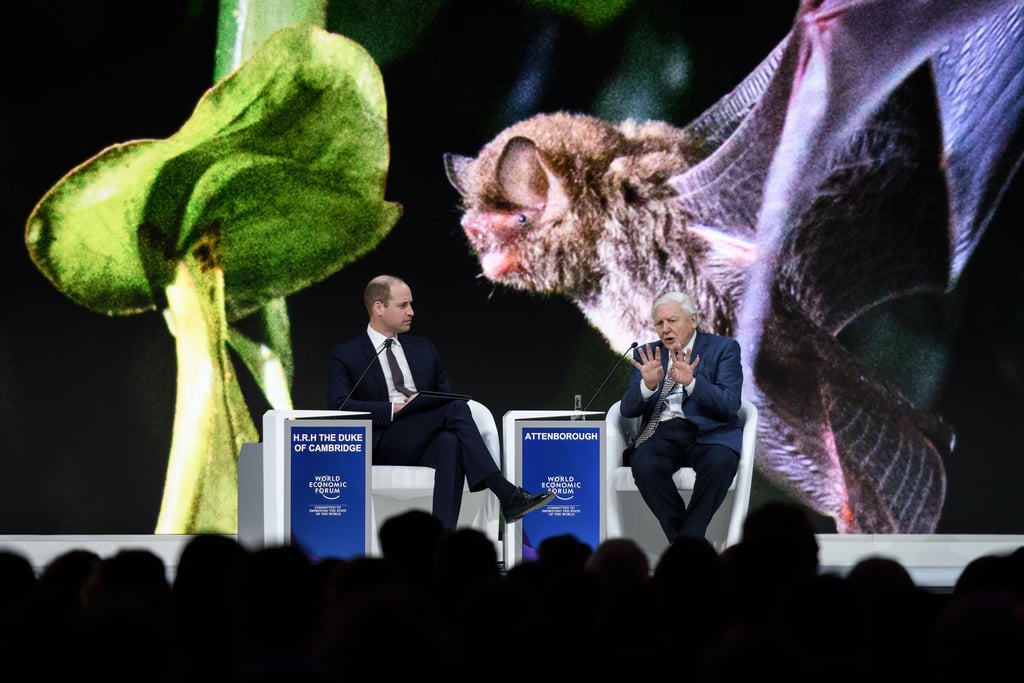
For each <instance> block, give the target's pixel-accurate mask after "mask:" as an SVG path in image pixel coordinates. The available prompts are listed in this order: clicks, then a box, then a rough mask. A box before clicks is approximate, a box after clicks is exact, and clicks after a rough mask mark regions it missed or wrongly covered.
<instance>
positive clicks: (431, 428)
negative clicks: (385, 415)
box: [373, 399, 500, 529]
mask: <svg viewBox="0 0 1024 683" xmlns="http://www.w3.org/2000/svg"><path fill="white" fill-rule="evenodd" d="M413 400H415V399H413ZM379 433H380V437H379V438H378V439H377V440H376V443H375V444H374V450H373V464H375V465H420V466H423V467H432V468H434V495H433V513H434V516H435V517H437V518H438V519H440V520H441V523H442V524H443V525H444V528H446V529H452V528H455V526H456V524H457V523H458V521H459V511H460V510H461V509H462V490H463V487H464V486H465V484H466V482H467V481H468V482H469V489H470V490H471V491H480V490H483V488H484V479H486V478H487V477H488V476H490V475H492V474H494V473H496V472H499V471H500V470H499V468H498V465H497V464H496V463H495V462H494V458H493V457H492V456H491V453H490V451H488V450H487V445H486V444H485V443H484V440H483V437H481V436H480V430H479V429H478V428H477V426H476V422H475V421H474V420H473V413H472V412H471V411H470V409H469V404H468V403H467V402H466V401H459V400H453V401H449V402H448V403H444V404H442V405H440V406H438V407H436V408H431V409H429V410H422V411H417V412H414V413H410V414H408V415H403V414H402V413H401V412H399V413H398V417H397V419H395V421H394V422H392V423H391V424H390V425H388V426H387V427H384V428H380V429H379Z"/></svg>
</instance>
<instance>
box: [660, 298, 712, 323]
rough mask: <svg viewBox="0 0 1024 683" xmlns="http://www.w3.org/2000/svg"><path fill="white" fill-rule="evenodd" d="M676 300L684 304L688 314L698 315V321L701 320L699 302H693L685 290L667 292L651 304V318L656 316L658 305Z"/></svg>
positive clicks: (681, 304)
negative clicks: (698, 308)
mask: <svg viewBox="0 0 1024 683" xmlns="http://www.w3.org/2000/svg"><path fill="white" fill-rule="evenodd" d="M671 302H675V303H677V304H679V305H680V306H682V308H683V311H684V312H685V313H686V315H696V316H697V322H700V311H698V310H697V304H695V303H694V302H693V299H692V298H690V295H689V294H686V293H685V292H665V293H664V294H662V295H661V296H659V297H658V298H657V299H655V300H654V303H653V304H651V318H654V311H655V310H657V308H658V306H661V305H662V304H667V303H671Z"/></svg>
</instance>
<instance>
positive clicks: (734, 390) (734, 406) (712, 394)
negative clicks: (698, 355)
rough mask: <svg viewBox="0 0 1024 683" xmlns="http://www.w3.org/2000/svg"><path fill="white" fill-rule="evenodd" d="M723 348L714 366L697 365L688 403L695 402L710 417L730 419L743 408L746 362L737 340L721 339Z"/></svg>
mask: <svg viewBox="0 0 1024 683" xmlns="http://www.w3.org/2000/svg"><path fill="white" fill-rule="evenodd" d="M722 339H723V341H724V344H723V345H722V351H721V353H719V354H718V355H717V357H716V362H715V363H714V365H713V367H712V368H710V372H709V371H708V370H709V369H708V368H703V370H704V372H701V370H702V368H701V366H700V365H698V366H697V384H696V386H695V387H694V389H693V394H691V395H690V396H689V397H688V398H687V400H686V403H684V404H683V410H686V404H687V403H689V402H690V401H696V402H697V403H699V404H700V410H701V412H702V413H703V414H704V415H706V416H708V417H711V418H714V419H717V420H720V421H722V422H728V421H729V420H730V419H731V418H732V416H734V415H735V414H736V412H737V411H738V410H739V409H740V395H741V392H742V390H743V365H742V363H741V362H740V345H739V342H737V341H736V340H735V339H729V338H727V337H723V338H722Z"/></svg>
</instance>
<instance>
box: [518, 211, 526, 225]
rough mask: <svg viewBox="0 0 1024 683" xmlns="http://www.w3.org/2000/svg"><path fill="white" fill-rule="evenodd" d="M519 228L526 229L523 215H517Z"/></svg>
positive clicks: (524, 215)
mask: <svg viewBox="0 0 1024 683" xmlns="http://www.w3.org/2000/svg"><path fill="white" fill-rule="evenodd" d="M519 227H521V228H525V227H526V214H525V213H521V214H519Z"/></svg>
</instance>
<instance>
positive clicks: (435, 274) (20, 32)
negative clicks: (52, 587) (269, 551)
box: [0, 0, 1024, 534]
mask: <svg viewBox="0 0 1024 683" xmlns="http://www.w3.org/2000/svg"><path fill="white" fill-rule="evenodd" d="M426 4H431V3H426ZM718 4H720V5H721V6H722V9H720V10H711V9H707V8H705V7H703V6H702V4H700V3H685V2H683V3H677V2H637V3H633V4H632V5H631V6H630V7H629V8H628V9H627V10H626V11H625V12H624V13H623V14H622V15H621V16H620V17H619V18H618V19H617V20H615V21H614V22H612V23H610V24H608V25H605V26H602V27H598V28H588V27H587V26H585V25H584V24H583V23H581V22H579V21H577V20H575V19H573V18H571V17H564V16H562V15H559V14H557V13H554V12H551V11H548V10H545V9H544V8H542V7H536V6H533V5H531V4H530V3H526V2H512V1H505V2H492V1H488V2H478V1H474V0H470V1H466V2H455V1H452V2H438V3H433V5H436V7H437V10H436V12H433V13H429V16H427V17H426V18H425V19H421V21H424V24H423V26H422V29H423V30H422V31H421V32H420V33H419V34H418V35H417V36H416V37H415V38H416V42H415V43H414V44H412V45H411V46H410V47H409V48H406V49H405V50H394V49H392V50H391V51H390V52H387V53H386V54H385V50H384V48H383V47H378V46H377V44H375V43H374V42H373V41H374V35H372V34H371V33H367V34H366V35H365V36H361V35H356V34H354V33H353V34H350V35H351V37H353V38H356V39H357V40H360V42H363V38H364V37H365V39H366V42H365V43H364V44H366V45H367V47H368V49H370V51H371V53H374V54H375V57H377V55H378V54H380V55H382V57H384V56H386V59H382V58H379V59H378V61H381V62H382V63H381V67H382V71H383V73H384V78H385V87H386V90H387V95H388V110H389V128H390V134H391V155H392V161H391V168H390V172H389V179H388V189H387V197H388V198H389V199H391V200H393V201H397V202H400V203H401V204H403V206H404V215H403V217H402V219H401V220H400V221H399V223H398V224H397V225H396V226H395V228H394V229H393V231H392V232H391V234H390V235H389V236H388V237H387V238H386V239H385V240H384V241H383V242H382V243H381V244H380V245H379V247H378V248H377V249H376V250H375V251H374V252H372V253H370V254H368V255H367V256H365V257H363V258H362V259H360V260H358V261H356V262H355V263H353V264H351V265H350V266H348V267H347V268H345V269H344V270H343V271H342V272H339V273H337V274H336V275H334V276H332V277H330V278H329V279H327V280H326V281H324V282H322V283H320V284H317V285H314V286H312V287H310V288H308V289H307V290H305V291H302V292H300V293H298V294H296V295H294V296H292V297H290V298H289V299H288V305H289V311H290V317H291V326H292V337H293V348H294V354H295V383H294V387H293V394H292V395H293V403H294V406H295V407H296V408H323V407H325V405H324V404H325V401H326V397H325V391H326V387H325V379H326V370H327V356H328V352H329V350H330V347H331V345H333V344H334V343H337V342H339V341H343V340H345V339H348V338H350V337H352V336H354V335H357V334H359V333H361V332H362V330H363V329H364V327H365V324H366V314H365V312H364V310H363V307H362V302H361V295H362V290H363V287H364V286H365V284H366V282H367V280H369V279H370V278H371V277H372V276H374V275H376V274H379V273H382V272H390V273H393V274H396V275H399V276H401V277H403V278H405V279H406V280H407V281H408V282H409V283H410V285H411V286H412V289H413V294H414V297H415V309H416V313H417V318H416V322H415V323H414V327H413V331H414V333H417V334H423V335H426V336H430V337H432V338H433V339H434V341H435V342H436V343H437V345H438V347H439V348H440V350H441V352H442V355H443V356H444V358H445V362H446V366H447V370H448V374H449V376H450V379H451V380H452V383H453V385H454V387H455V388H456V390H458V391H461V392H465V393H469V394H472V395H473V397H474V398H475V399H477V400H479V401H481V402H482V403H484V404H485V405H487V406H488V407H489V408H490V409H491V410H492V412H493V413H494V415H495V418H496V420H497V421H498V423H499V425H500V423H501V417H502V415H503V414H504V413H505V412H507V411H509V410H514V409H528V408H538V409H548V408H571V407H572V404H573V395H574V394H581V395H582V396H583V401H584V403H586V402H588V401H590V399H591V397H592V396H593V395H594V393H595V392H596V391H597V389H598V387H599V385H600V384H601V381H602V379H603V378H604V377H605V375H606V373H608V371H609V370H611V368H612V367H613V366H615V363H616V360H617V358H618V357H619V355H620V354H621V353H622V352H623V351H624V349H610V348H609V346H608V344H607V342H606V341H605V340H604V338H603V337H602V336H601V335H600V334H599V333H598V332H597V331H596V330H594V329H593V328H591V327H590V326H589V324H588V323H587V322H586V321H585V320H584V318H583V316H582V314H581V313H580V312H579V311H578V309H577V308H576V307H575V305H573V304H572V303H570V302H568V301H566V300H563V299H560V298H557V297H547V296H542V295H538V294H531V293H526V292H518V291H513V290H508V289H503V288H500V287H496V286H494V285H493V284H491V283H490V282H488V281H487V280H485V279H483V278H482V277H480V276H479V267H478V264H477V262H476V260H475V257H474V256H473V255H472V254H471V253H470V251H469V248H468V246H467V243H466V241H465V239H464V237H463V235H462V233H461V230H460V228H459V224H458V221H459V216H460V213H459V210H458V197H457V195H456V193H455V191H454V190H453V189H452V188H451V187H450V186H449V185H448V182H447V180H446V178H445V175H444V170H443V165H442V155H443V154H444V153H446V152H454V153H458V154H465V155H474V154H475V153H476V151H477V150H478V149H479V148H480V147H481V146H482V145H483V144H484V143H486V142H487V141H488V140H490V139H491V138H492V137H493V136H494V135H495V134H496V133H498V132H499V131H500V130H501V129H502V128H504V127H505V126H507V125H509V124H510V123H512V122H514V121H516V120H519V119H520V118H523V117H525V116H528V115H530V114H532V113H535V112H539V111H553V110H557V109H565V110H577V111H587V112H589V113H602V112H599V111H595V105H594V103H595V101H597V99H598V97H599V94H600V92H601V89H602V87H603V86H604V85H605V84H606V83H607V81H608V79H609V78H610V76H611V75H612V74H613V73H614V72H615V70H616V69H617V68H618V67H619V65H621V64H622V63H623V61H624V60H626V59H627V57H628V52H627V48H628V46H629V45H630V40H631V39H634V40H635V38H636V36H637V32H638V30H639V28H642V27H644V26H646V27H648V29H647V30H648V31H650V30H654V35H655V36H656V37H658V38H659V39H664V40H665V41H669V42H671V41H676V42H677V43H679V44H682V45H685V47H686V51H687V54H688V55H689V57H690V63H689V71H688V78H687V80H686V82H685V84H684V85H681V86H679V87H677V88H676V89H675V90H672V91H671V92H669V94H668V96H667V97H666V98H665V99H664V101H662V102H660V104H659V106H660V108H659V109H658V112H659V113H660V114H661V115H662V116H663V117H664V118H667V119H668V120H670V121H672V122H673V123H676V124H680V125H681V124H684V123H686V122H687V121H689V120H690V119H692V118H693V117H694V116H696V115H697V114H699V113H700V112H701V111H702V110H703V109H705V108H706V107H707V106H709V105H710V104H711V103H712V102H713V101H714V100H716V99H717V98H718V97H720V96H722V95H724V94H725V93H726V92H727V91H728V90H729V89H730V88H731V87H732V86H734V85H735V84H736V83H737V82H738V81H739V80H740V79H741V78H742V77H743V76H744V75H745V74H746V73H748V72H749V71H750V70H751V69H752V68H753V66H754V65H756V64H757V63H758V62H759V61H760V60H761V59H762V58H763V57H764V56H765V55H767V53H768V52H769V51H770V49H771V48H772V47H774V45H775V44H776V43H777V42H778V41H779V40H780V39H781V38H782V37H783V36H784V35H785V33H786V31H787V30H788V28H789V26H790V23H791V20H792V17H793V12H794V11H795V6H796V3H795V2H784V3H760V2H750V3H739V4H738V5H737V4H735V3H729V4H728V5H727V6H726V4H725V3H718ZM22 9H23V11H22V15H23V19H22V20H21V21H20V22H19V23H15V22H13V21H7V22H5V24H4V28H3V38H2V41H0V45H2V47H0V49H2V50H3V64H4V66H5V70H4V95H3V107H2V119H0V140H2V143H3V155H2V168H3V183H2V185H0V188H2V189H0V192H2V193H3V196H2V199H3V201H2V202H0V204H2V211H3V223H2V226H3V230H2V233H0V234H2V239H3V242H2V245H0V258H2V267H3V273H4V275H5V277H4V283H5V289H6V292H7V296H6V297H4V308H5V310H4V313H3V316H2V319H3V324H2V327H0V330H2V332H0V458H2V461H3V469H2V473H0V476H2V488H0V533H4V534H16V533H20V534H34V533H63V534H114V533H117V534H144V533H151V532H152V530H153V528H154V526H155V523H156V517H157V513H158V507H159V503H160V497H161V494H162V488H163V477H164V472H165V468H166V464H167V454H168V452H169V448H170V442H171V426H172V421H173V415H174V395H175V372H176V365H175V349H174V343H173V339H172V337H171V336H170V334H169V333H168V331H167V328H166V326H165V324H164V321H163V319H162V317H161V316H160V314H158V313H149V314H144V315H138V316H132V317H122V318H111V317H105V316H102V315H99V314H97V313H94V312H91V311H89V310H86V309H84V308H81V307H79V306H77V305H76V304H74V303H73V302H71V301H70V300H69V299H67V298H65V297H64V295H62V294H61V293H60V292H58V291H57V290H56V289H55V288H54V287H52V286H51V285H50V283H49V282H48V281H47V280H46V279H45V278H44V277H43V276H42V275H41V274H40V272H39V271H38V270H37V269H36V268H35V266H34V265H33V264H32V262H31V261H30V259H29V258H28V254H27V251H26V249H25V244H24V228H25V221H26V219H27V217H28V216H29V214H30V212H31V210H32V208H33V206H34V205H35V203H36V202H38V201H39V200H40V199H41V198H42V197H43V195H44V194H45V193H46V192H47V190H49V189H50V188H51V187H52V186H53V185H54V184H55V183H57V181H58V180H60V178H61V177H62V176H63V175H64V174H66V173H67V172H68V171H70V170H71V169H72V168H73V167H75V166H76V165H78V164H80V163H82V162H84V161H85V160H87V159H89V158H90V157H91V156H93V155H95V154H96V153H98V152H99V151H101V150H102V149H104V148H105V147H107V146H109V145H111V144H115V143H119V142H125V141H128V140H132V139H140V138H163V137H167V136H169V135H171V134H173V133H174V132H175V131H176V130H177V129H178V128H179V127H180V126H181V125H182V124H183V123H184V122H185V121H186V120H187V119H188V117H189V115H190V114H191V112H192V109H193V107H194V106H195V103H196V102H197V101H198V99H199V98H200V97H201V95H202V94H203V92H204V91H205V90H206V89H207V88H209V87H210V85H211V84H212V77H213V76H212V75H213V71H214V61H213V60H214V45H215V41H216V24H217V12H218V7H217V3H216V2H213V1H212V0H207V1H202V0H197V1H194V2H145V3H136V2H113V1H111V0H105V1H100V2H91V3H80V2H49V3H33V4H29V5H27V6H25V7H24V8H22ZM392 20H394V18H392ZM367 23H368V24H372V23H373V22H372V21H370V22H367ZM353 26H354V27H355V28H354V29H353V30H354V31H355V30H366V29H364V28H360V26H361V25H359V24H353ZM638 27H639V28H638ZM651 27H653V29H652V28H651ZM329 28H331V29H332V30H337V31H338V32H344V31H343V30H341V29H340V28H335V27H334V26H330V25H329ZM377 39H379V36H377ZM381 45H383V43H381ZM375 49H376V50H378V52H376V53H375ZM537 73H539V74H540V77H539V79H538V80H537V85H536V86H535V87H533V88H531V89H529V90H528V91H526V92H528V94H527V95H526V96H520V97H517V98H514V97H511V94H512V93H513V92H521V91H520V90H519V89H518V87H519V86H521V85H522V84H523V83H524V82H525V79H526V78H527V77H528V76H530V75H536V74H537ZM620 104H622V103H620ZM606 111H607V109H606ZM1020 186H1021V179H1020V178H1018V179H1017V180H1016V182H1015V187H1014V188H1011V191H1010V192H1009V193H1008V195H1007V201H1006V202H1005V203H1004V206H1003V207H1002V208H1001V209H1000V212H999V214H998V215H997V218H996V220H995V222H994V223H993V225H992V227H991V229H990V231H989V233H988V234H987V235H986V237H985V238H984V239H983V241H982V244H981V246H980V248H979V251H978V253H977V254H976V255H975V258H974V260H973V262H972V263H971V265H970V266H969V268H968V270H967V272H966V273H965V275H964V277H963V279H962V281H961V283H960V285H959V286H958V288H957V290H956V292H954V293H953V294H952V295H951V296H953V297H955V298H956V302H957V305H958V307H959V310H961V311H962V312H963V316H964V317H963V323H962V327H961V328H960V330H959V331H958V332H957V337H956V342H955V345H954V347H953V357H954V363H953V365H952V367H951V369H950V372H949V373H948V375H947V376H946V377H944V378H943V380H942V381H943V383H944V386H945V389H944V391H943V394H942V399H941V401H940V403H939V404H938V405H937V406H936V409H937V410H938V411H939V412H941V413H942V414H943V415H944V417H945V418H946V419H947V420H948V421H950V422H951V423H952V424H953V426H954V427H955V428H956V431H957V439H958V441H957V449H956V451H955V453H954V455H953V457H952V458H951V459H950V461H948V462H947V463H946V465H947V472H948V475H949V486H948V492H947V503H946V508H945V510H944V512H943V516H942V518H941V520H940V523H939V528H938V531H939V532H940V533H984V534H989V533H991V534H1004V533H1006V534H1018V533H1024V511H1022V509H1021V507H1020V506H1019V505H1016V504H1013V503H1014V502H1015V501H1016V497H1015V496H1016V492H1017V489H1018V488H1019V482H1020V481H1022V475H1024V472H1022V470H1024V466H1022V464H1021V457H1020V454H1021V450H1022V449H1021V448H1020V446H1019V445H1018V443H1017V440H1016V439H1015V436H1016V432H1017V431H1019V430H1018V429H1017V422H1018V421H1019V419H1020V418H1019V416H1020V415H1021V408H1022V403H1024V401H1022V395H1021V391H1020V388H1019V387H1020V386H1021V381H1020V380H1021V374H1020V357H1021V353H1020V350H1019V348H1020V347H1021V340H1022V339H1024V329H1022V325H1021V316H1020V313H1019V312H1018V309H1020V308H1021V306H1020V304H1019V296H1018V293H1019V292H1020V291H1021V289H1022V287H1021V274H1020V270H1021V269H1020V267H1019V265H1018V262H1019V259H1020V255H1021V253H1022V252H1021V246H1022V245H1021V237H1020V230H1019V229H1017V227H1016V223H1017V222H1019V217H1020V215H1021V209H1022V207H1021V204H1020V201H1021V200H1020V199H1019V197H1020V196H1021V195H1022V194H1024V193H1021V192H1020ZM653 336H654V335H653V333H652V337H653ZM641 341H645V340H641ZM627 371H628V364H627V363H623V364H621V365H619V366H618V368H617V371H616V374H615V377H614V379H613V380H612V381H610V382H609V383H608V384H607V385H606V387H605V388H604V390H603V391H601V392H600V394H599V395H598V396H596V397H594V402H593V408H594V409H597V410H604V409H606V408H607V407H608V405H609V404H611V403H612V402H613V401H615V400H616V399H617V398H618V396H619V394H620V392H621V389H622V387H623V385H624V382H625V378H626V374H627ZM242 373H243V374H244V370H243V371H242ZM243 388H244V389H245V390H246V395H247V397H248V398H249V400H250V407H251V412H252V415H253V419H254V422H255V423H256V425H257V427H258V428H259V427H261V422H262V421H261V418H262V414H263V412H264V411H265V410H266V409H268V408H269V406H268V405H267V404H265V403H264V402H263V399H262V397H261V396H260V395H259V393H258V392H257V391H255V390H254V389H253V387H252V384H251V382H248V381H247V378H245V377H244V376H243ZM779 495H781V494H778V493H776V492H774V491H772V490H771V488H770V487H769V486H767V485H766V484H765V483H764V482H763V481H760V478H759V477H758V478H757V479H755V495H754V501H753V504H754V505H756V504H757V502H758V501H760V500H765V499H767V498H772V497H777V496H779ZM820 527H821V530H822V531H828V530H829V524H828V522H827V520H820Z"/></svg>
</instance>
